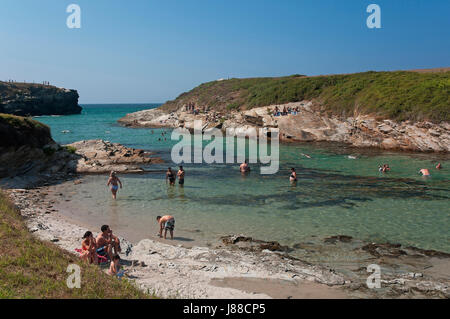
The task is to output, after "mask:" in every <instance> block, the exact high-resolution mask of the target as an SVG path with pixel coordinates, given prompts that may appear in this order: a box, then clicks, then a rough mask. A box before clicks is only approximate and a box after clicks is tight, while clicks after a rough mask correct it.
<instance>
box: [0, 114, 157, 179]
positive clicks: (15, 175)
mask: <svg viewBox="0 0 450 319" xmlns="http://www.w3.org/2000/svg"><path fill="white" fill-rule="evenodd" d="M0 136H1V137H2V138H1V139H0V185H1V186H5V187H16V188H25V187H35V186H37V185H41V184H45V183H51V182H57V181H59V180H64V179H66V178H67V177H68V176H73V175H75V174H77V173H96V174H104V173H109V172H110V171H112V170H114V171H116V172H119V173H138V172H143V171H144V170H143V169H142V168H141V165H149V164H152V163H158V162H162V160H161V159H159V158H154V157H150V155H152V153H150V152H145V151H144V150H137V149H134V148H128V147H125V146H123V145H120V144H117V143H110V142H107V141H102V140H91V141H81V142H76V143H73V144H70V145H67V146H61V145H59V144H57V143H56V142H55V141H54V140H53V139H52V137H51V134H50V128H49V127H48V126H46V125H45V124H42V123H40V122H38V121H35V120H32V119H29V118H25V117H20V116H15V115H7V114H0Z"/></svg>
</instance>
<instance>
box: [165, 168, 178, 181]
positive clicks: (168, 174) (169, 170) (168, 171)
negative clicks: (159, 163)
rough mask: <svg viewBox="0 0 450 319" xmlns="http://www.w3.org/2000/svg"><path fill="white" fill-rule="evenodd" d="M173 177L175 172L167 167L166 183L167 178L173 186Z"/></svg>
mask: <svg viewBox="0 0 450 319" xmlns="http://www.w3.org/2000/svg"><path fill="white" fill-rule="evenodd" d="M175 179H176V178H175V174H174V173H173V171H172V168H170V167H169V168H168V169H167V172H166V183H167V180H169V184H170V185H171V186H173V185H175Z"/></svg>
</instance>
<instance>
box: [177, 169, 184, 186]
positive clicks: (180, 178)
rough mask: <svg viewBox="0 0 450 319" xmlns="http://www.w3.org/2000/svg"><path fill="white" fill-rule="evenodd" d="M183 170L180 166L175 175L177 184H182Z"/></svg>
mask: <svg viewBox="0 0 450 319" xmlns="http://www.w3.org/2000/svg"><path fill="white" fill-rule="evenodd" d="M185 174H186V173H185V171H184V169H183V166H180V169H179V170H178V173H177V176H178V184H180V186H183V185H184V175H185Z"/></svg>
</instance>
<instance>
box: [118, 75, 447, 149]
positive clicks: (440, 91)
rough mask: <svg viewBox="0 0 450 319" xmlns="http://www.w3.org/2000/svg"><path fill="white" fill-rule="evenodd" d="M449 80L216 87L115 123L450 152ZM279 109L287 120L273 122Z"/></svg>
mask: <svg viewBox="0 0 450 319" xmlns="http://www.w3.org/2000/svg"><path fill="white" fill-rule="evenodd" d="M449 78H450V68H441V69H434V70H414V71H409V72H406V71H401V72H364V73H356V74H342V75H330V76H317V77H306V76H298V75H294V76H289V77H280V78H249V79H230V80H223V81H213V82H209V83H204V84H201V85H199V86H198V87H196V88H194V89H193V90H191V91H189V92H187V93H183V94H181V95H180V96H179V97H178V98H176V99H175V100H173V101H168V102H166V103H165V104H164V105H162V106H161V107H160V108H158V109H153V110H144V111H140V112H136V113H132V114H128V115H127V116H125V117H124V118H122V119H120V120H119V123H121V124H123V125H126V126H132V127H171V128H176V127H183V128H187V129H192V128H193V122H194V120H201V121H202V122H203V124H202V129H203V131H207V130H208V129H209V128H212V127H215V128H220V129H222V130H225V129H228V128H230V129H234V131H235V132H236V133H240V134H241V133H242V134H244V135H245V134H247V133H248V132H250V130H253V129H255V128H256V129H258V128H265V129H268V128H277V129H279V133H280V137H281V139H282V140H285V141H300V142H316V141H317V142H333V143H336V142H340V143H346V144H350V145H352V146H355V147H375V148H382V149H393V150H395V149H398V150H408V151H421V152H429V151H435V152H449V151H450V135H449V129H450V122H449V121H450V117H449V116H450V113H449V110H450V105H449V102H448V101H449V98H450V97H449V92H450V91H449V90H448V83H449V82H448V81H449ZM276 107H278V110H279V111H280V112H282V111H283V110H284V109H285V108H286V110H288V109H289V108H290V109H291V111H292V112H287V113H288V114H289V115H284V116H274V115H273V114H274V110H275V108H276ZM294 110H295V111H294ZM297 110H298V111H297ZM294 114H295V115H294Z"/></svg>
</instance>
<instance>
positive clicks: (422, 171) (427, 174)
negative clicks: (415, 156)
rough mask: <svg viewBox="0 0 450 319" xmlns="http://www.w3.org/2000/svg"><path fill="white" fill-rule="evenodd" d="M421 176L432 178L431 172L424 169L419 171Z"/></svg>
mask: <svg viewBox="0 0 450 319" xmlns="http://www.w3.org/2000/svg"><path fill="white" fill-rule="evenodd" d="M419 174H422V176H431V174H430V171H429V170H428V168H422V169H421V170H420V171H419Z"/></svg>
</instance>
